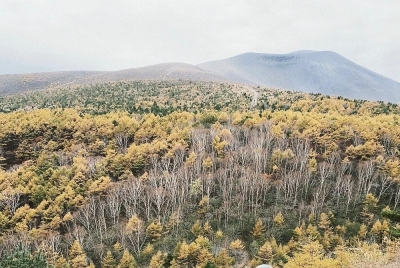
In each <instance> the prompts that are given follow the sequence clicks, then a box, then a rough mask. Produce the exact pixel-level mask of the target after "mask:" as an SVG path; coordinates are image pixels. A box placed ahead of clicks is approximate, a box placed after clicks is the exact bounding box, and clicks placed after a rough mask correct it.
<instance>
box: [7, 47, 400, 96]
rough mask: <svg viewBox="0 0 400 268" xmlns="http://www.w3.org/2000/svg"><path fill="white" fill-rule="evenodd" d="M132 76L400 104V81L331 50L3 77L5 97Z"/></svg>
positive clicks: (120, 79) (113, 80)
mask: <svg viewBox="0 0 400 268" xmlns="http://www.w3.org/2000/svg"><path fill="white" fill-rule="evenodd" d="M132 80H159V81H160V80H186V81H188V80H192V81H207V82H210V81H212V82H237V83H242V84H249V85H259V86H266V87H273V88H281V89H290V90H297V91H303V92H312V93H322V94H327V95H336V96H343V97H347V98H354V99H366V100H374V101H376V100H382V101H387V102H394V103H400V83H398V82H396V81H393V80H391V79H389V78H386V77H384V76H382V75H379V74H377V73H374V72H372V71H370V70H368V69H366V68H364V67H362V66H360V65H357V64H356V63H354V62H352V61H350V60H348V59H346V58H344V57H342V56H340V55H338V54H336V53H334V52H329V51H297V52H292V53H288V54H262V53H245V54H241V55H238V56H234V57H232V58H228V59H224V60H217V61H211V62H206V63H202V64H199V65H191V64H186V63H176V62H174V63H163V64H156V65H151V66H146V67H140V68H132V69H126V70H120V71H113V72H84V71H76V72H53V73H37V74H15V75H0V96H1V95H10V94H15V93H21V92H25V91H32V90H39V89H45V88H60V87H66V86H74V85H82V84H98V83H107V82H116V81H132Z"/></svg>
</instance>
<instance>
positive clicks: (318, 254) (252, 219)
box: [0, 81, 400, 268]
mask: <svg viewBox="0 0 400 268" xmlns="http://www.w3.org/2000/svg"><path fill="white" fill-rule="evenodd" d="M253 90H256V91H257V92H258V94H259V95H258V99H257V105H255V106H254V105H252V103H251V102H252V99H253V98H254V96H253V94H252V92H251V91H248V90H247V89H246V87H244V86H240V85H235V84H223V83H221V84H213V83H200V82H184V81H176V82H150V81H142V82H119V83H108V84H101V85H92V86H80V87H76V88H68V89H56V90H46V91H38V92H32V93H27V94H22V95H15V96H9V97H3V98H2V99H1V100H0V109H1V113H0V125H1V128H0V166H1V168H0V191H1V194H0V256H1V257H0V259H1V260H0V267H60V268H61V267H64V268H65V267H71V268H75V267H76V268H77V267H119V268H125V267H151V268H153V267H154V268H156V267H209V268H210V267H214V268H215V267H256V266H257V265H259V264H262V263H268V264H270V265H272V266H273V267H399V265H400V253H399V252H400V242H399V240H397V238H398V237H400V225H399V224H400V214H399V213H398V209H399V206H400V161H399V157H400V152H399V150H400V127H399V123H400V122H399V120H400V115H399V114H400V109H399V107H398V105H396V104H391V103H383V102H367V101H362V100H349V99H343V98H341V97H332V96H331V97H330V96H323V95H319V94H305V93H298V92H291V91H280V90H274V89H267V88H254V89H253ZM22 265H31V266H22Z"/></svg>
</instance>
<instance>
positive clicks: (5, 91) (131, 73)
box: [0, 63, 226, 96]
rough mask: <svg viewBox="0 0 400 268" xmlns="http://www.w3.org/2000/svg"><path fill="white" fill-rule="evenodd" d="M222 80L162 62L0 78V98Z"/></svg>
mask: <svg viewBox="0 0 400 268" xmlns="http://www.w3.org/2000/svg"><path fill="white" fill-rule="evenodd" d="M179 79H181V80H192V81H219V82H221V81H226V79H225V78H223V77H220V76H218V75H215V74H213V73H210V72H209V71H207V70H204V69H202V68H200V67H198V66H195V65H190V64H186V63H162V64H156V65H150V66H146V67H140V68H132V69H126V70H120V71H114V72H80V71H77V72H50V73H34V74H7V75H0V96H1V95H11V94H16V93H22V92H25V91H34V90H40V89H45V88H60V87H64V86H73V85H82V84H97V83H107V82H116V81H132V80H179Z"/></svg>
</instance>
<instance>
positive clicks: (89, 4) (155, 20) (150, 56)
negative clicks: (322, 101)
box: [0, 0, 400, 81]
mask: <svg viewBox="0 0 400 268" xmlns="http://www.w3.org/2000/svg"><path fill="white" fill-rule="evenodd" d="M296 50H331V51H335V52H337V53H339V54H341V55H343V56H344V57H346V58H348V59H350V60H352V61H354V62H356V63H358V64H360V65H362V66H364V67H367V68H369V69H371V70H373V71H375V72H377V73H380V74H382V75H385V76H388V77H390V78H392V79H395V80H397V81H400V0H380V1H376V0H360V1H356V0H314V1H313V0H302V1H299V0H293V1H289V0H287V1H277V0H266V1H261V0H247V1H244V0H243V1H235V0H220V1H217V0H201V1H199V0H196V1H191V0H180V1H177V0H173V1H168V0H157V1H152V0H131V1H128V0H126V1H122V0H113V1H108V0H96V1H93V0H79V1H75V0H67V1H63V0H49V1H40V0H32V1H26V0H0V74H5V73H24V72H41V71H61V70H118V69H126V68H131V67H138V66H144V65H149V64H156V63H161V62H169V61H179V62H186V63H192V64H197V63H201V62H204V61H209V60H215V59H222V58H227V57H231V56H234V55H237V54H240V53H244V52H263V53H288V52H292V51H296Z"/></svg>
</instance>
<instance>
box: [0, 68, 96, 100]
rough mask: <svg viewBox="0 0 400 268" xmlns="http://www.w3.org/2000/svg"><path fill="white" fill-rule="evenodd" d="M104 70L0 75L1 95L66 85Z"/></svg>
mask: <svg viewBox="0 0 400 268" xmlns="http://www.w3.org/2000/svg"><path fill="white" fill-rule="evenodd" d="M101 73H102V72H88V71H72V72H48V73H29V74H4V75H0V96H1V95H11V94H17V93H22V92H26V91H34V90H40V89H45V88H54V87H57V86H65V85H68V84H71V83H74V82H75V81H77V80H79V79H82V78H85V79H88V78H89V77H93V76H96V75H99V74H101Z"/></svg>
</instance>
